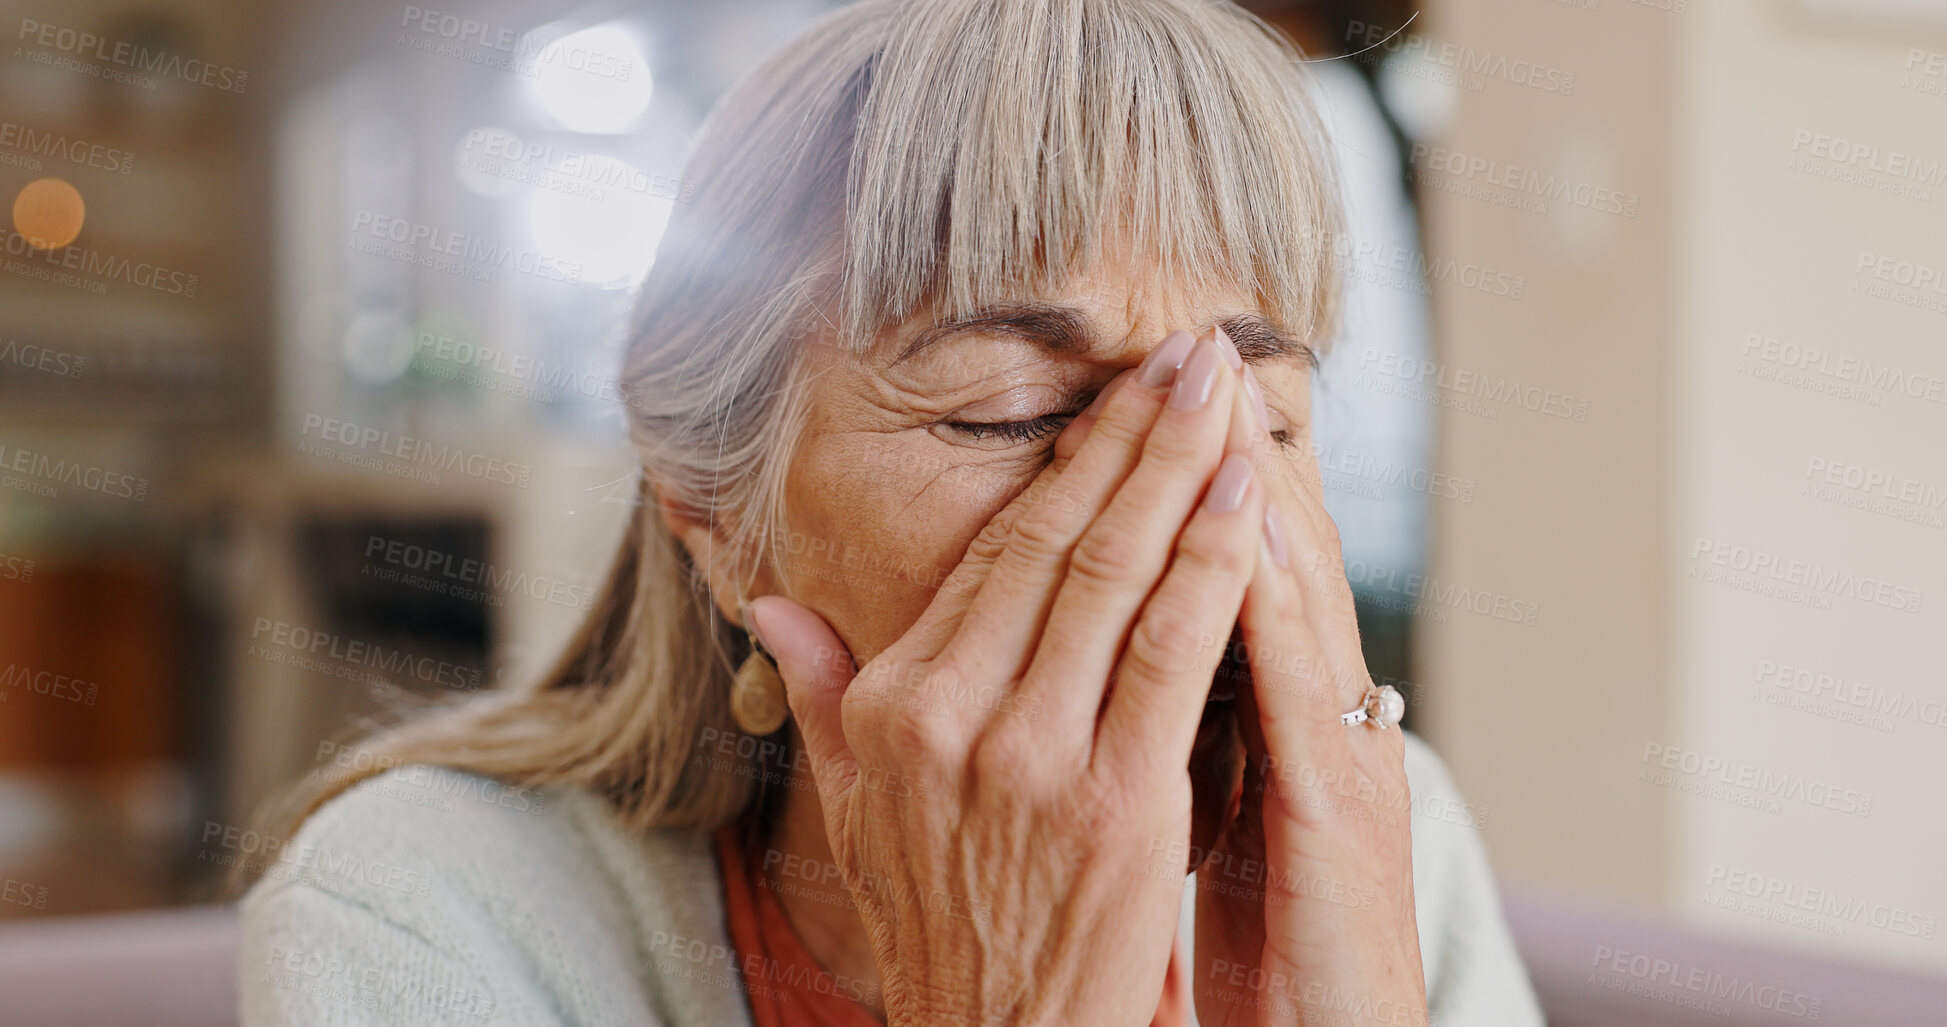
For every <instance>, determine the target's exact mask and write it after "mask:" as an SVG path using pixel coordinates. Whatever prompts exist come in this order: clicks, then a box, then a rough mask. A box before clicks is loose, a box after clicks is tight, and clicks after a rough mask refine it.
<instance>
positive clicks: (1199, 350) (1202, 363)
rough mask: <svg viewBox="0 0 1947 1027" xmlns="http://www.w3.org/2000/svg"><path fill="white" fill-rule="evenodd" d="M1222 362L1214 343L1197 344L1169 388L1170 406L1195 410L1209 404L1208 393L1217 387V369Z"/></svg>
mask: <svg viewBox="0 0 1947 1027" xmlns="http://www.w3.org/2000/svg"><path fill="white" fill-rule="evenodd" d="M1223 360H1224V358H1223V357H1222V356H1221V355H1219V354H1218V352H1217V346H1216V344H1215V343H1210V342H1200V343H1197V346H1196V348H1195V349H1193V350H1191V351H1190V359H1188V360H1185V361H1184V362H1183V370H1181V371H1179V372H1178V373H1177V375H1176V384H1175V385H1173V386H1171V387H1170V406H1173V407H1175V408H1177V409H1178V410H1196V409H1198V408H1200V407H1202V406H1203V405H1204V404H1205V403H1208V402H1210V391H1211V390H1212V389H1214V388H1216V387H1217V369H1218V368H1219V367H1221V366H1223Z"/></svg>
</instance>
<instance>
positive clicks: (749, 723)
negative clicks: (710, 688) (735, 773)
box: [730, 597, 791, 738]
mask: <svg viewBox="0 0 1947 1027" xmlns="http://www.w3.org/2000/svg"><path fill="white" fill-rule="evenodd" d="M737 616H738V617H739V618H741V619H742V621H743V623H741V624H739V625H738V627H741V628H743V629H744V634H745V635H747V636H749V638H750V655H749V656H746V657H744V663H743V666H741V667H738V668H737V676H736V678H734V679H733V680H732V681H731V682H730V716H731V719H733V720H735V721H736V722H737V726H738V727H739V728H741V729H743V731H744V733H745V734H750V735H756V736H758V737H760V738H761V737H763V736H765V735H768V734H772V733H774V732H776V731H777V729H778V728H781V727H783V726H784V722H785V720H786V719H787V718H789V717H790V716H791V706H790V704H788V703H787V702H785V699H784V678H783V677H781V676H779V675H778V672H777V664H775V663H773V662H771V657H770V655H769V654H768V653H766V652H764V647H763V646H762V645H760V644H759V643H758V641H757V632H755V631H752V630H751V627H750V609H749V607H748V606H746V605H745V603H744V600H743V598H742V597H739V598H738V600H737Z"/></svg>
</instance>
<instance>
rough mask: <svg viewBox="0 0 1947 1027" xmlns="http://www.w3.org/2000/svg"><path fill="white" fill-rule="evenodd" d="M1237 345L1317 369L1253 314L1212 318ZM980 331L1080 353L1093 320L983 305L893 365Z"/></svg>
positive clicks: (1303, 348) (920, 339) (1093, 339)
mask: <svg viewBox="0 0 1947 1027" xmlns="http://www.w3.org/2000/svg"><path fill="white" fill-rule="evenodd" d="M1218 325H1219V326H1220V327H1222V328H1223V330H1224V334H1226V335H1228V336H1230V341H1231V342H1232V343H1233V344H1235V345H1236V346H1237V354H1238V356H1240V357H1242V358H1244V359H1245V360H1247V361H1250V362H1252V363H1257V362H1259V361H1265V360H1283V359H1289V358H1294V357H1295V358H1297V359H1299V360H1302V361H1304V362H1305V363H1306V364H1307V365H1309V366H1311V367H1312V368H1317V367H1318V351H1317V350H1316V349H1314V348H1313V347H1312V346H1310V345H1308V344H1306V343H1304V342H1300V341H1298V340H1297V339H1294V338H1292V337H1291V336H1290V335H1288V334H1286V333H1285V332H1283V331H1281V330H1279V329H1278V327H1277V326H1276V325H1273V324H1272V323H1271V322H1269V321H1267V320H1265V319H1264V318H1262V317H1260V316H1258V315H1256V314H1237V315H1234V316H1232V317H1227V318H1225V319H1223V320H1222V321H1220V322H1218ZM977 332H985V333H990V334H998V335H1009V336H1013V337H1014V338H1017V339H1021V340H1022V341H1025V342H1031V343H1034V344H1036V345H1039V346H1041V347H1043V348H1045V349H1047V350H1049V351H1051V352H1055V353H1067V354H1072V355H1077V356H1079V355H1082V354H1085V353H1088V352H1089V351H1090V350H1093V349H1095V348H1096V347H1097V346H1098V344H1099V343H1098V338H1097V335H1096V332H1095V325H1094V322H1093V321H1091V320H1090V319H1089V317H1088V315H1087V314H1084V313H1082V312H1081V311H1080V310H1077V309H1075V308H1073V307H1061V306H1053V305H1048V304H1039V303H1021V304H1009V305H1007V306H999V307H987V308H983V309H981V310H977V311H974V312H973V313H971V314H969V315H967V316H965V317H958V318H953V319H951V320H947V321H941V322H940V323H938V324H935V325H932V326H931V327H928V328H927V329H925V330H924V331H922V332H920V333H919V334H918V335H915V336H914V337H913V340H912V341H911V342H909V343H907V344H906V348H905V349H904V350H902V351H900V353H899V356H898V357H896V358H894V359H893V363H895V364H897V363H899V362H900V361H903V360H906V359H908V358H910V357H913V356H915V355H917V354H918V353H919V352H920V351H921V350H924V349H926V348H927V347H928V346H931V345H933V344H934V343H936V342H940V341H942V340H945V339H948V338H951V337H953V336H956V335H964V334H971V333H977Z"/></svg>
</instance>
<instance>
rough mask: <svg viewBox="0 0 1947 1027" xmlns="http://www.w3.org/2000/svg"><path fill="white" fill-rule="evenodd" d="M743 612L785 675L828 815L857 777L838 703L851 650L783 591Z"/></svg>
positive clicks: (842, 695) (846, 679)
mask: <svg viewBox="0 0 1947 1027" xmlns="http://www.w3.org/2000/svg"><path fill="white" fill-rule="evenodd" d="M746 616H748V617H749V618H750V624H751V630H752V631H754V632H756V634H757V638H758V640H759V641H760V642H762V643H763V644H764V648H765V650H767V651H768V652H769V653H770V654H771V658H772V659H773V660H774V661H776V663H777V670H778V676H779V677H781V678H783V679H784V696H785V701H786V702H788V703H789V704H790V706H791V716H792V717H793V718H794V719H795V720H796V721H797V725H798V732H799V733H800V734H802V735H803V736H804V743H805V754H806V755H807V756H809V757H810V758H811V773H812V777H813V778H814V779H815V780H816V781H817V783H818V794H819V796H820V798H822V799H823V800H824V808H825V812H826V815H827V816H830V815H832V814H833V813H834V812H835V810H836V808H837V805H838V800H839V799H840V798H842V797H843V796H844V794H845V793H846V791H847V790H848V789H850V787H851V785H852V782H853V781H855V780H857V778H858V761H857V760H856V759H854V758H853V756H852V749H851V746H849V745H848V744H846V741H845V723H844V716H843V709H844V707H843V704H842V700H843V699H844V698H845V689H846V687H847V686H848V685H850V684H851V683H852V677H853V675H854V674H855V673H856V671H855V670H854V668H853V664H852V653H851V650H849V649H847V648H846V646H845V643H844V642H843V641H841V640H840V639H839V637H838V634H837V633H836V632H834V631H832V629H831V625H829V624H826V623H825V619H824V618H823V617H820V616H818V615H817V614H816V613H813V612H812V611H811V610H809V609H807V608H805V607H803V606H801V605H799V604H797V603H795V602H792V601H791V600H789V599H786V598H784V597H783V596H759V597H758V598H756V599H753V600H751V601H750V605H749V607H747V610H746Z"/></svg>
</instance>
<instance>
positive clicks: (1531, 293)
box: [1369, 0, 1947, 973]
mask: <svg viewBox="0 0 1947 1027" xmlns="http://www.w3.org/2000/svg"><path fill="white" fill-rule="evenodd" d="M1872 6H1874V5H1857V6H1853V7H1850V8H1848V9H1849V10H1851V11H1853V12H1854V13H1853V14H1851V15H1847V16H1833V15H1829V14H1819V13H1814V12H1812V11H1810V10H1808V9H1807V8H1806V7H1804V6H1801V5H1799V4H1795V3H1782V2H1776V3H1764V2H1757V0H1741V2H1713V3H1703V4H1698V3H1685V2H1684V0H1657V2H1651V3H1637V2H1630V3H1620V2H1615V0H1608V2H1603V3H1600V4H1599V5H1598V4H1597V3H1594V2H1587V3H1522V4H1517V5H1508V4H1502V3H1490V2H1486V0H1455V2H1454V3H1451V4H1449V5H1447V6H1446V7H1444V8H1443V9H1441V10H1440V11H1439V12H1438V13H1439V20H1438V21H1437V23H1435V24H1434V25H1432V26H1427V25H1424V24H1421V25H1416V26H1415V27H1414V30H1415V31H1418V30H1425V31H1427V32H1430V33H1432V34H1434V37H1435V38H1436V39H1437V40H1438V43H1436V44H1435V46H1436V47H1438V46H1439V45H1440V44H1452V47H1453V48H1452V49H1449V50H1447V51H1445V52H1444V55H1443V59H1445V60H1450V61H1452V62H1454V63H1453V64H1452V65H1451V66H1450V70H1451V71H1453V72H1454V74H1455V77H1456V79H1457V80H1458V82H1459V87H1458V88H1456V89H1455V90H1454V93H1455V95H1456V97H1457V106H1456V110H1455V117H1454V120H1453V123H1452V128H1451V131H1450V132H1448V133H1447V135H1446V137H1445V139H1444V141H1443V142H1442V143H1441V144H1439V145H1437V146H1430V147H1426V148H1423V149H1421V150H1419V151H1416V155H1415V160H1414V162H1413V165H1414V166H1413V172H1412V173H1413V174H1414V175H1415V177H1416V178H1417V179H1418V181H1419V184H1420V187H1421V193H1422V195H1423V196H1424V197H1425V199H1426V204H1427V208H1428V221H1429V226H1430V227H1429V236H1430V243H1429V249H1430V252H1445V253H1447V254H1449V255H1451V256H1453V257H1454V258H1456V259H1460V260H1464V261H1473V262H1477V263H1479V264H1481V265H1488V266H1494V267H1501V268H1508V269H1512V270H1513V271H1515V272H1518V273H1519V274H1520V275H1522V276H1523V277H1524V279H1525V289H1524V290H1523V293H1522V295H1521V296H1520V297H1519V299H1518V301H1510V300H1509V299H1508V298H1507V297H1505V296H1495V295H1490V294H1487V293H1485V292H1482V291H1479V290H1457V289H1449V290H1446V291H1436V310H1437V312H1438V316H1439V319H1440V323H1441V329H1442V331H1441V337H1440V340H1439V352H1440V356H1439V358H1438V366H1437V367H1435V368H1434V369H1432V371H1431V373H1428V371H1427V369H1424V368H1393V369H1387V368H1372V369H1369V371H1370V373H1378V374H1381V375H1384V376H1389V377H1390V378H1392V379H1397V380H1398V382H1400V383H1404V385H1403V386H1402V387H1414V388H1419V389H1422V390H1424V391H1425V392H1426V394H1427V395H1428V397H1429V400H1428V401H1429V402H1434V403H1437V404H1438V405H1439V407H1440V409H1441V429H1442V431H1441V436H1442V445H1443V452H1442V457H1441V464H1442V466H1443V468H1444V469H1445V470H1447V471H1448V472H1449V473H1451V474H1454V475H1457V476H1461V477H1464V478H1471V479H1476V480H1478V482H1479V489H1478V493H1477V498H1476V501H1474V502H1472V503H1469V504H1465V505H1459V504H1448V505H1446V506H1445V507H1444V508H1443V509H1442V510H1441V516H1440V518H1439V521H1438V525H1437V536H1436V542H1435V556H1434V561H1433V571H1432V573H1431V574H1430V580H1431V582H1433V583H1434V585H1433V586H1430V587H1437V588H1441V589H1447V588H1453V589H1463V590H1471V593H1472V594H1473V595H1475V596H1481V595H1485V596H1487V597H1489V600H1490V601H1488V602H1486V603H1479V604H1477V605H1476V606H1474V607H1471V608H1466V609H1461V608H1456V609H1455V610H1454V611H1453V613H1452V615H1451V616H1448V617H1445V618H1444V619H1428V620H1427V621H1426V624H1425V627H1426V631H1425V634H1424V636H1423V638H1424V645H1423V650H1422V656H1423V659H1424V664H1423V666H1424V667H1425V677H1426V678H1427V680H1428V682H1429V687H1428V689H1427V690H1426V694H1427V699H1428V701H1427V703H1426V704H1425V707H1424V710H1423V712H1426V713H1427V714H1428V715H1429V720H1427V721H1423V722H1422V723H1423V725H1424V729H1425V730H1426V731H1427V733H1428V734H1430V735H1431V736H1432V737H1433V738H1434V740H1435V742H1436V744H1437V746H1438V747H1439V748H1440V749H1441V751H1442V752H1443V753H1444V754H1445V755H1446V756H1447V757H1448V759H1449V760H1450V761H1451V762H1452V764H1453V766H1454V769H1455V773H1456V775H1457V776H1458V778H1459V779H1460V782H1461V785H1462V787H1463V788H1464V789H1466V790H1467V792H1468V793H1469V796H1468V797H1469V799H1470V801H1471V802H1473V803H1474V804H1476V805H1477V806H1478V807H1480V808H1481V809H1482V810H1483V811H1485V817H1484V819H1485V828H1484V830H1485V834H1486V838H1487V841H1488V844H1489V846H1490V849H1491V852H1492V855H1493V857H1494V859H1495V861H1496V864H1497V867H1498V869H1499V870H1500V871H1501V872H1502V873H1503V874H1504V875H1505V876H1507V877H1510V878H1513V879H1517V880H1520V881H1523V882H1526V883H1536V884H1540V885H1543V886H1547V887H1552V888H1555V889H1558V890H1563V891H1574V892H1579V893H1583V894H1585V895H1590V896H1594V897H1598V898H1607V899H1611V900H1615V901H1617V902H1619V903H1620V902H1631V903H1637V902H1646V903H1649V904H1651V905H1655V906H1660V907H1662V908H1664V909H1666V910H1670V911H1674V912H1676V913H1678V914H1679V915H1681V916H1683V917H1685V918H1687V919H1690V920H1693V921H1696V922H1700V923H1703V924H1705V925H1707V926H1709V927H1710V928H1712V929H1714V930H1718V931H1722V932H1725V933H1730V934H1736V935H1744V936H1751V937H1755V938H1760V939H1763V940H1766V941H1768V942H1770V943H1773V944H1778V945H1787V946H1796V947H1803V948H1806V949H1810V950H1817V951H1822V952H1827V953H1835V952H1836V953H1843V954H1847V955H1850V956H1853V957H1856V958H1862V959H1863V958H1873V959H1876V960H1877V959H1884V960H1886V961H1890V962H1895V963H1902V964H1906V965H1909V966H1912V967H1915V968H1918V969H1923V970H1928V971H1932V972H1936V973H1937V972H1939V971H1940V970H1941V969H1943V968H1947V948H1944V947H1943V945H1942V944H1941V942H1940V941H1939V940H1938V933H1937V926H1938V915H1939V913H1940V911H1941V910H1942V909H1943V908H1947V881H1943V879H1942V878H1941V876H1940V875H1939V874H1938V873H1937V872H1929V869H1930V868H1932V867H1937V865H1938V862H1939V852H1940V843H1941V841H1942V836H1943V833H1944V832H1947V828H1944V827H1943V825H1942V824H1941V823H1940V819H1939V818H1938V817H1937V816H1936V815H1935V814H1936V812H1937V811H1938V810H1939V809H1940V808H1941V799H1940V797H1939V794H1938V783H1939V782H1940V781H1942V780H1943V779H1947V748H1943V747H1941V746H1940V745H1939V744H1938V743H1939V741H1940V740H1942V739H1943V738H1944V737H1947V736H1943V735H1942V733H1941V732H1942V731H1943V729H1944V728H1947V707H1944V706H1943V704H1944V703H1947V679H1944V678H1943V674H1942V672H1941V671H1940V670H1939V669H1938V664H1937V662H1935V661H1923V659H1922V644H1921V642H1920V640H1921V639H1931V638H1938V637H1940V629H1941V627H1942V623H1943V614H1942V610H1943V606H1942V605H1941V604H1942V603H1943V602H1947V598H1944V597H1942V596H1941V595H1940V594H1939V593H1940V588H1941V585H1942V583H1943V580H1942V579H1943V577H1944V576H1947V522H1944V521H1943V514H1947V447H1943V446H1942V445H1941V442H1942V440H1943V439H1947V430H1943V429H1947V381H1943V379H1947V352H1943V349H1942V347H1941V345H1940V343H1941V341H1942V340H1943V338H1947V285H1942V284H1941V281H1942V276H1943V273H1947V246H1944V245H1943V241H1944V240H1947V197H1943V195H1942V194H1943V193H1947V187H1944V186H1947V172H1944V171H1943V168H1944V167H1947V164H1944V163H1943V162H1947V131H1943V128H1947V88H1943V87H1947V74H1943V71H1944V70H1947V58H1942V57H1941V53H1942V52H1943V51H1947V22H1943V21H1942V20H1940V16H1938V15H1933V16H1931V17H1932V18H1933V19H1934V20H1932V21H1928V20H1926V17H1925V16H1922V15H1920V14H1918V13H1911V12H1910V13H1907V14H1904V15H1898V16H1892V17H1889V19H1888V20H1884V21H1873V20H1870V19H1868V18H1867V17H1866V15H1865V13H1863V12H1867V11H1869V10H1870V9H1871V8H1872ZM1916 11H1917V9H1916ZM1929 69H1931V70H1929ZM1496 602H1498V603H1499V604H1500V605H1499V606H1498V607H1497V606H1496V605H1495V604H1496ZM1510 603H1517V604H1518V603H1525V604H1528V606H1527V607H1521V606H1515V607H1512V608H1514V609H1532V610H1533V611H1534V612H1535V616H1534V618H1533V623H1532V624H1529V623H1523V622H1522V621H1520V620H1518V619H1507V618H1505V617H1502V616H1498V615H1497V614H1496V611H1497V609H1500V610H1505V609H1508V608H1510V607H1509V605H1508V604H1510ZM1482 610H1484V611H1486V612H1477V611H1482Z"/></svg>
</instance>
